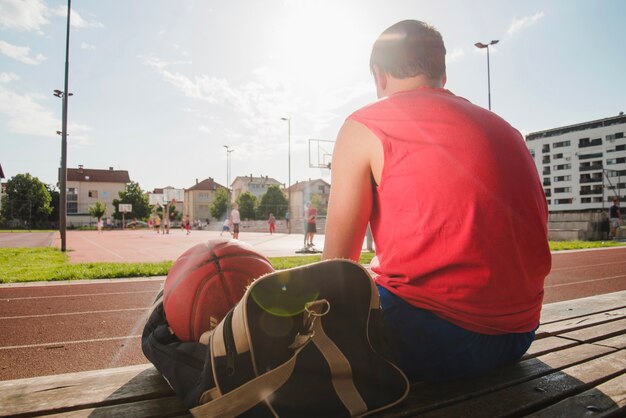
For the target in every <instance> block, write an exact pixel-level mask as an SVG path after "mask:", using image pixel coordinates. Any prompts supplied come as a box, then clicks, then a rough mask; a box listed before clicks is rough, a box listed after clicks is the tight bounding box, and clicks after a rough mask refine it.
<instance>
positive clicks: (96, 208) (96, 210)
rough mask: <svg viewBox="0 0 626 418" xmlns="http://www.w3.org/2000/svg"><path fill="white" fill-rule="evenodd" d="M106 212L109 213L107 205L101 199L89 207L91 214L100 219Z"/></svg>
mask: <svg viewBox="0 0 626 418" xmlns="http://www.w3.org/2000/svg"><path fill="white" fill-rule="evenodd" d="M105 213H107V206H106V205H105V204H104V203H102V202H100V201H97V202H96V203H94V205H93V206H90V207H89V214H90V215H91V216H93V217H94V218H96V219H97V220H98V221H99V220H100V219H102V217H103V216H104V214H105Z"/></svg>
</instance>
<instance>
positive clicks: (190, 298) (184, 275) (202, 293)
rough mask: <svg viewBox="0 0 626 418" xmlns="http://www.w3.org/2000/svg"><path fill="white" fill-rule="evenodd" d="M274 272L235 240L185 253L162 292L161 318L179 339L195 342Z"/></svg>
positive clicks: (269, 264)
mask: <svg viewBox="0 0 626 418" xmlns="http://www.w3.org/2000/svg"><path fill="white" fill-rule="evenodd" d="M273 271H274V268H273V267H272V265H271V263H270V262H269V260H268V259H267V258H265V257H264V256H262V255H261V254H259V253H258V252H256V251H255V250H254V249H253V248H252V246H251V245H249V244H246V243H243V242H241V241H237V240H222V239H218V240H213V241H209V242H208V243H206V244H198V245H196V246H194V247H191V248H190V249H188V250H187V251H185V252H184V253H183V254H182V255H181V256H180V257H178V259H177V260H176V262H174V265H173V266H172V268H171V269H170V271H169V273H168V275H167V279H165V288H164V292H163V308H164V310H165V317H166V319H167V323H168V324H169V326H170V328H172V330H173V331H174V334H175V335H176V336H177V337H178V338H179V339H180V340H181V341H198V339H199V338H200V336H201V335H202V334H203V333H204V332H205V331H208V330H210V329H213V328H215V326H216V325H217V324H218V323H219V322H220V321H221V320H222V319H223V318H224V316H226V314H227V313H228V311H230V309H231V308H232V307H233V306H235V305H236V304H237V302H239V300H240V299H241V298H242V297H243V294H244V293H245V290H246V287H247V286H248V285H249V284H250V283H252V281H253V280H254V279H257V278H259V277H261V276H263V275H264V274H267V273H271V272H273Z"/></svg>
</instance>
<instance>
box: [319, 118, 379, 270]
mask: <svg viewBox="0 0 626 418" xmlns="http://www.w3.org/2000/svg"><path fill="white" fill-rule="evenodd" d="M382 153H383V151H382V145H381V143H380V141H379V139H378V138H376V136H375V135H374V134H373V133H372V132H371V131H370V130H369V129H367V128H366V127H365V126H363V125H361V124H360V123H358V122H354V121H351V120H348V121H346V122H345V123H344V125H343V126H342V128H341V130H340V131H339V134H338V136H337V142H336V143H335V149H334V151H333V159H332V175H331V188H330V199H329V204H328V217H327V220H326V232H325V239H324V254H323V256H322V258H323V259H329V258H349V259H352V260H354V261H356V260H358V258H359V255H360V253H361V248H362V246H363V239H364V237H365V229H366V227H367V223H368V221H369V217H370V214H371V211H372V201H373V192H372V187H373V184H372V171H373V170H372V168H374V173H375V174H378V175H375V178H376V179H379V178H380V170H377V168H378V169H380V168H382V165H381V164H382ZM378 157H380V158H378ZM379 165H380V167H379Z"/></svg>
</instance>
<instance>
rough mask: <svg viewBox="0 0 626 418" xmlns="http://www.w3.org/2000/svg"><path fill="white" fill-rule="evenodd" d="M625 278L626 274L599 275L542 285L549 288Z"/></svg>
mask: <svg viewBox="0 0 626 418" xmlns="http://www.w3.org/2000/svg"><path fill="white" fill-rule="evenodd" d="M620 278H622V279H626V275H623V274H622V275H621V276H611V277H599V278H597V279H591V280H581V281H578V282H569V283H560V284H552V285H548V286H544V289H551V288H553V287H563V286H570V285H573V284H582V283H593V282H599V281H602V280H613V279H620Z"/></svg>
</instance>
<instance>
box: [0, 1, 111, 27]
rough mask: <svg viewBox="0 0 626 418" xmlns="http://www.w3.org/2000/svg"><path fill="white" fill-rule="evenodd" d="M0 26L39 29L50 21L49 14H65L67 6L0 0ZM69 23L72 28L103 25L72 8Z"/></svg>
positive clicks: (62, 15) (59, 15) (61, 15)
mask: <svg viewBox="0 0 626 418" xmlns="http://www.w3.org/2000/svg"><path fill="white" fill-rule="evenodd" d="M0 6H1V7H0V28H3V29H18V30H23V31H41V28H42V27H43V26H44V25H47V24H49V23H50V20H49V19H48V18H49V17H50V16H53V17H63V18H65V17H66V16H67V6H66V5H59V6H57V7H56V8H49V7H48V6H47V5H46V4H45V3H44V2H43V0H0ZM70 23H71V25H72V27H74V28H80V29H87V28H102V27H104V25H103V24H102V23H101V22H99V21H97V20H96V19H93V18H92V19H89V20H87V19H85V18H83V17H82V16H81V15H80V14H79V13H78V12H77V11H76V10H75V9H73V8H72V15H71V17H70Z"/></svg>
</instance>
